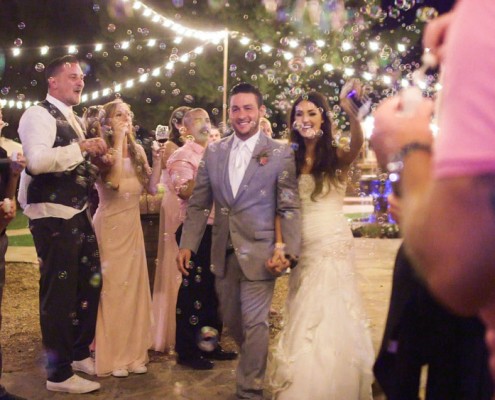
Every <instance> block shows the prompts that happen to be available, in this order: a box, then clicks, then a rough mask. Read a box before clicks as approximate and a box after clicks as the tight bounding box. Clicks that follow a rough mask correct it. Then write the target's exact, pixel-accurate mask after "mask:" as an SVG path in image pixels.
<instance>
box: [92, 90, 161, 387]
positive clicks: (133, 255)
mask: <svg viewBox="0 0 495 400" xmlns="http://www.w3.org/2000/svg"><path fill="white" fill-rule="evenodd" d="M103 110H104V112H105V116H104V122H103V129H102V131H103V134H104V135H105V139H106V140H107V143H108V145H109V148H110V149H111V153H112V154H113V158H114V162H113V165H112V167H111V168H110V169H109V170H108V171H106V172H104V173H102V175H101V177H100V178H99V179H98V181H97V183H96V187H97V189H98V195H99V198H100V201H99V204H98V209H97V210H96V213H95V215H94V218H93V222H94V227H95V233H96V238H97V240H98V247H99V251H100V258H101V268H102V275H103V281H102V291H101V298H100V304H99V307H98V317H97V321H96V334H95V368H96V374H97V375H98V376H107V375H110V374H111V375H113V376H115V377H121V378H122V377H126V376H128V375H129V372H133V373H136V374H144V373H146V372H147V367H146V364H147V363H148V349H149V347H150V345H151V326H152V312H151V294H150V287H149V278H148V268H147V263H146V253H145V247H144V237H143V231H142V228H141V220H140V214H139V198H140V195H141V193H142V191H143V188H144V187H146V186H147V185H148V183H149V182H152V181H153V179H150V175H151V174H152V173H151V168H150V167H149V165H148V162H147V159H146V155H145V152H144V150H143V148H142V147H141V146H140V145H138V144H137V143H136V142H135V137H134V131H133V126H132V116H131V111H130V108H129V106H128V105H127V104H126V103H124V102H122V101H121V100H115V101H112V102H110V103H107V104H105V105H104V106H103ZM153 163H154V164H157V165H159V163H160V159H159V154H158V152H155V153H154V156H153ZM159 174H160V168H155V171H154V172H153V175H155V177H154V180H155V181H158V179H159ZM155 188H156V187H155ZM155 188H150V187H148V189H149V190H151V189H153V190H154V189H155ZM153 190H151V191H153Z"/></svg>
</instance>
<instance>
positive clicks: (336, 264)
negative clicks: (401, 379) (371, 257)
mask: <svg viewBox="0 0 495 400" xmlns="http://www.w3.org/2000/svg"><path fill="white" fill-rule="evenodd" d="M351 91H354V92H353V93H356V94H357V95H358V97H360V96H361V92H362V87H361V85H360V83H359V81H358V80H351V81H349V82H348V83H347V84H346V85H345V86H344V88H343V89H342V91H341V96H340V102H341V106H342V108H343V109H344V111H345V112H346V113H347V115H348V116H349V119H350V127H351V141H350V143H349V144H348V145H347V146H346V147H338V146H337V144H336V141H335V138H333V137H332V132H331V115H330V109H329V105H328V102H327V100H326V99H325V97H324V96H323V95H321V94H320V93H318V92H310V93H306V94H304V95H302V96H301V97H299V98H298V99H297V100H296V101H295V103H294V105H293V108H292V110H291V114H290V123H291V125H290V126H291V127H292V129H291V138H290V140H291V142H292V143H293V145H294V146H295V157H296V168H297V174H298V176H299V193H300V197H301V210H302V254H301V257H300V259H299V263H298V266H297V267H296V268H295V269H293V270H292V271H291V275H290V283H289V294H288V298H287V301H286V305H285V313H284V327H283V329H282V332H281V333H280V336H279V337H278V338H277V342H276V344H275V346H274V348H273V349H272V352H271V356H270V360H269V363H270V367H269V371H270V372H269V381H270V386H271V388H272V393H273V397H274V399H277V400H288V399H298V400H301V399H311V400H332V399H334V400H342V399H345V400H363V399H368V400H369V399H370V398H371V383H372V380H373V375H372V365H373V360H374V352H373V348H372V343H371V337H370V333H369V331H368V328H367V319H366V316H365V314H364V312H363V308H362V304H361V299H360V295H359V292H358V288H357V282H356V277H355V271H354V250H353V237H352V233H351V231H350V229H349V226H348V223H347V220H346V218H345V217H344V214H343V210H342V207H343V201H344V194H345V177H346V176H347V174H346V172H347V169H348V168H349V165H350V164H351V162H352V161H353V160H354V159H355V158H356V156H357V155H358V153H359V151H360V149H361V146H362V144H363V133H362V130H361V127H360V124H359V120H358V118H357V109H356V106H355V105H354V103H353V102H352V101H351V100H350V99H349V97H348V95H349V93H350V92H351Z"/></svg>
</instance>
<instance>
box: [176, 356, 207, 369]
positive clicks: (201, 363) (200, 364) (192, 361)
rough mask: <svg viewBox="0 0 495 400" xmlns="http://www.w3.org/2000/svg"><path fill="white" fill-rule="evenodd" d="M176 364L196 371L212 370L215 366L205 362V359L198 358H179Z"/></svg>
mask: <svg viewBox="0 0 495 400" xmlns="http://www.w3.org/2000/svg"><path fill="white" fill-rule="evenodd" d="M177 363H178V364H180V365H184V366H185V367H189V368H192V369H198V370H207V369H212V368H213V366H214V365H215V364H213V362H212V361H210V360H207V359H206V358H204V357H202V356H200V357H197V358H188V359H181V358H180V357H179V358H178V359H177Z"/></svg>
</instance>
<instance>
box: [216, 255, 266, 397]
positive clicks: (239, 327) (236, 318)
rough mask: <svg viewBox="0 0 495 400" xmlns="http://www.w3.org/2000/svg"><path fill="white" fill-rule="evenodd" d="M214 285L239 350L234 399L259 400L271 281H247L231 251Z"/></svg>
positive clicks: (261, 389)
mask: <svg viewBox="0 0 495 400" xmlns="http://www.w3.org/2000/svg"><path fill="white" fill-rule="evenodd" d="M215 285H216V289H217V293H218V297H219V300H220V311H221V315H222V318H223V322H224V324H225V325H226V327H227V328H228V329H229V332H230V334H231V335H232V337H233V338H234V340H235V341H236V342H237V344H238V346H239V347H240V350H241V354H240V359H239V363H238V365H237V374H236V375H237V393H236V394H237V398H238V399H262V398H263V382H264V378H265V370H266V358H267V354H268V342H269V336H270V335H269V326H268V315H269V312H270V305H271V302H272V297H273V290H274V288H275V280H274V279H273V280H272V279H270V280H260V281H250V280H248V279H247V278H246V276H245V275H244V273H243V272H242V270H241V267H240V265H239V262H238V260H237V256H236V255H235V253H231V254H228V255H227V258H226V268H225V276H224V277H223V278H219V277H218V276H217V277H216V278H215Z"/></svg>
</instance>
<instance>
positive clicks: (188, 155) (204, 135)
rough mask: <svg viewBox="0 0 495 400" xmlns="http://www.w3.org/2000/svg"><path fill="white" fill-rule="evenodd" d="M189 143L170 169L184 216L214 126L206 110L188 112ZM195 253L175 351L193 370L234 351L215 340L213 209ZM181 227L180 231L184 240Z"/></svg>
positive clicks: (182, 294)
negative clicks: (226, 348)
mask: <svg viewBox="0 0 495 400" xmlns="http://www.w3.org/2000/svg"><path fill="white" fill-rule="evenodd" d="M183 122H184V129H185V130H186V132H185V134H186V143H185V144H184V146H182V147H181V148H180V149H178V150H177V151H175V152H174V154H172V155H171V156H170V158H169V160H168V162H167V171H168V173H169V175H170V177H171V180H172V183H173V186H174V188H175V191H176V193H177V196H179V198H180V217H179V218H180V220H181V221H182V222H183V221H184V219H185V217H186V209H187V204H188V200H189V198H190V197H191V194H192V192H193V189H194V186H195V178H196V175H197V172H198V167H199V165H200V163H201V159H202V157H203V153H204V151H205V148H206V146H207V144H208V138H209V133H210V130H211V123H210V117H209V116H208V113H207V112H206V111H205V110H203V109H202V108H195V109H193V110H190V111H188V112H187V113H186V114H185V115H184V120H183ZM205 212H206V213H209V218H208V224H207V226H206V230H205V232H204V234H203V239H202V240H201V244H200V246H199V249H198V251H197V253H196V254H195V255H194V256H193V257H192V258H191V264H190V267H191V269H189V271H188V273H187V274H186V275H183V277H182V285H181V287H180V289H179V295H178V298H177V316H176V336H175V351H176V352H177V355H178V357H177V361H178V363H179V364H181V365H185V366H187V367H190V368H193V369H211V368H213V362H212V361H210V360H209V359H215V360H232V359H235V358H236V357H237V353H236V352H230V351H225V350H223V349H222V347H221V346H220V345H219V344H217V341H218V339H219V336H220V334H221V331H222V321H221V320H220V317H219V314H218V298H217V295H216V292H215V278H214V275H213V274H212V272H211V271H210V249H211V231H212V224H213V220H214V212H213V210H205ZM181 233H182V225H181V226H180V227H179V229H178V230H177V234H176V235H177V243H179V241H180V236H181Z"/></svg>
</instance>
